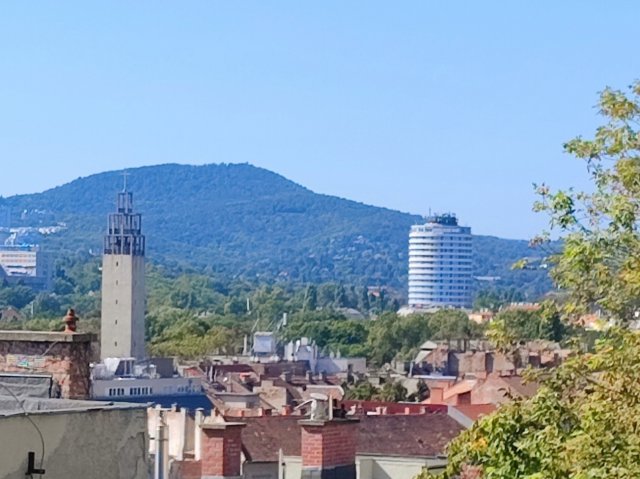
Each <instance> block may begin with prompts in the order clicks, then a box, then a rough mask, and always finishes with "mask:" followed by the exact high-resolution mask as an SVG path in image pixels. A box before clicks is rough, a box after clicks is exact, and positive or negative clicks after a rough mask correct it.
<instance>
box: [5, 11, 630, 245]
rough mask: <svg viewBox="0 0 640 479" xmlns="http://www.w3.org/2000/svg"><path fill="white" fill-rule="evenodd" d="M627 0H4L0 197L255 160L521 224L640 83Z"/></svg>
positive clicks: (485, 225)
mask: <svg viewBox="0 0 640 479" xmlns="http://www.w3.org/2000/svg"><path fill="white" fill-rule="evenodd" d="M639 18H640V3H638V2H635V1H627V2H621V1H608V2H602V1H577V0H574V1H546V2H544V1H536V2H514V1H506V0H505V1H502V2H489V1H485V2H477V1H471V0H469V1H467V2H429V1H423V0H419V1H418V0H416V1H403V2H390V1H384V2H383V1H379V2H378V1H344V0H336V1H327V0H323V1H318V2H306V1H277V2H267V1H264V0H255V1H227V2H220V1H213V0H207V1H202V2H196V1H188V2H158V1H154V2H145V1H135V2H125V1H109V2H71V1H62V2H61V1H55V2H54V1H49V2H6V3H3V4H2V5H1V6H0V158H1V163H0V195H3V196H9V195H12V194H16V193H28V192H36V191H42V190H44V189H47V188H50V187H53V186H56V185H59V184H62V183H64V182H67V181H70V180H73V179H75V178H77V177H79V176H86V175H89V174H92V173H97V172H101V171H105V170H113V169H120V168H127V167H134V166H141V165H151V164H157V163H167V162H176V163H191V164H200V163H211V162H213V163H218V162H228V163H237V162H249V163H252V164H254V165H258V166H261V167H264V168H268V169H270V170H273V171H276V172H278V173H280V174H282V175H284V176H286V177H288V178H290V179H292V180H294V181H296V182H298V183H300V184H302V185H304V186H306V187H308V188H310V189H312V190H314V191H316V192H320V193H326V194H332V195H338V196H342V197H346V198H350V199H354V200H357V201H362V202H366V203H370V204H374V205H379V206H386V207H389V208H394V209H399V210H402V211H408V212H412V213H420V214H424V213H426V212H427V211H428V209H429V208H432V209H433V210H434V211H445V210H446V211H453V212H456V213H457V214H458V216H459V217H460V218H461V220H462V222H463V223H465V224H468V225H470V226H472V228H473V230H474V232H477V233H482V234H494V235H499V236H504V237H510V238H527V237H529V236H531V235H533V234H535V233H536V232H538V231H539V229H540V228H541V227H542V225H543V218H541V217H537V216H536V215H534V214H533V213H531V203H532V201H533V200H534V195H533V193H532V187H531V184H532V182H534V181H537V182H540V181H546V182H548V183H550V184H552V185H556V186H567V185H578V186H579V185H584V184H585V175H584V173H583V168H582V165H581V164H580V163H579V162H578V160H574V159H572V158H570V157H568V156H565V155H563V153H562V143H563V141H565V140H567V139H569V138H571V137H573V136H575V135H577V134H580V133H583V134H586V135H589V134H591V132H592V130H593V128H594V127H595V126H596V125H597V124H598V121H599V120H598V118H597V115H596V111H595V109H594V108H593V106H594V105H595V103H596V98H597V95H596V92H597V91H599V90H601V89H602V88H603V87H604V86H606V85H610V86H613V87H618V88H623V87H625V86H626V85H628V84H629V83H630V82H631V81H632V80H634V79H635V78H637V77H638V75H639V71H638V68H637V67H638V63H639V62H638V51H637V50H638V42H637V28H638V19H639Z"/></svg>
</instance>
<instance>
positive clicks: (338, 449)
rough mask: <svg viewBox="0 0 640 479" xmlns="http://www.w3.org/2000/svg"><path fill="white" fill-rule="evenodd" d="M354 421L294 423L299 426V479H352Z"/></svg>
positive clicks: (355, 420)
mask: <svg viewBox="0 0 640 479" xmlns="http://www.w3.org/2000/svg"><path fill="white" fill-rule="evenodd" d="M358 422H359V421H358V420H357V419H330V420H316V419H303V420H301V421H298V423H299V424H300V426H301V430H302V432H301V442H302V443H301V449H302V474H301V476H300V477H301V479H323V478H340V479H356V443H357V434H358Z"/></svg>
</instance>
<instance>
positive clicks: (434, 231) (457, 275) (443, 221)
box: [409, 214, 473, 309]
mask: <svg viewBox="0 0 640 479" xmlns="http://www.w3.org/2000/svg"><path fill="white" fill-rule="evenodd" d="M426 220H427V222H426V223H425V224H423V225H414V226H412V227H411V233H410V234H409V307H410V308H415V309H431V308H447V307H454V308H464V307H469V306H471V300H472V281H473V276H472V272H473V271H472V269H473V252H472V239H471V228H469V227H468V226H459V225H458V220H457V218H456V217H455V215H452V214H445V215H436V216H429V217H428V218H426Z"/></svg>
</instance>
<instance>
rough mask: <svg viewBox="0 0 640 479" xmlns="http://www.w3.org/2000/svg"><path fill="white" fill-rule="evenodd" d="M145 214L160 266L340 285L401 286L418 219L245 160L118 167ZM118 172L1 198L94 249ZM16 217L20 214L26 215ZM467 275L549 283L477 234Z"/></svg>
mask: <svg viewBox="0 0 640 479" xmlns="http://www.w3.org/2000/svg"><path fill="white" fill-rule="evenodd" d="M128 171H129V173H130V174H131V175H130V176H129V178H128V184H129V189H130V190H132V191H133V192H134V207H135V209H136V210H137V211H139V212H141V213H142V214H143V225H144V231H145V234H146V235H147V245H148V256H149V257H150V259H151V260H152V261H155V262H158V263H162V264H166V265H169V266H180V267H190V268H194V269H196V270H201V271H205V272H207V271H210V272H211V271H213V272H217V273H221V274H223V275H225V276H229V277H246V278H253V279H256V278H257V279H265V280H273V279H285V280H290V281H295V282H325V281H340V282H345V283H351V284H366V285H378V284H379V285H388V286H392V287H396V288H403V287H404V285H405V283H406V274H407V266H406V263H407V235H408V231H409V228H410V226H411V225H412V224H414V223H416V222H419V221H420V217H418V216H415V215H410V214H406V213H401V212H398V211H393V210H389V209H385V208H378V207H374V206H368V205H365V204H362V203H357V202H354V201H350V200H345V199H341V198H337V197H333V196H327V195H320V194H316V193H314V192H312V191H310V190H308V189H306V188H304V187H302V186H300V185H298V184H296V183H293V182H291V181H289V180H287V179H286V178H284V177H282V176H280V175H278V174H276V173H273V172H270V171H268V170H265V169H262V168H257V167H254V166H251V165H248V164H240V165H237V164H235V165H226V164H220V165H204V166H186V165H175V164H167V165H159V166H151V167H143V168H136V169H131V170H128ZM121 173H122V172H120V171H114V172H106V173H101V174H97V175H92V176H89V177H86V178H79V179H77V180H75V181H72V182H70V183H68V184H65V185H63V186H60V187H57V188H53V189H50V190H47V191H45V192H42V193H38V194H32V195H19V196H13V197H9V198H5V199H3V200H1V201H2V205H4V207H8V208H10V210H11V213H12V217H13V218H14V221H13V226H38V225H40V226H45V225H50V224H53V223H64V224H66V229H65V230H63V231H62V232H60V233H57V234H53V235H48V236H47V237H46V238H45V239H44V240H43V243H44V244H45V245H46V246H47V247H48V248H50V249H53V250H58V251H59V250H66V251H78V250H83V249H84V250H86V249H91V250H92V251H94V252H99V251H100V248H101V238H102V234H103V232H104V228H105V224H106V215H107V213H108V212H110V211H112V209H113V208H114V200H115V194H116V192H117V191H118V190H119V189H120V188H122V176H121ZM25 212H26V213H25ZM475 247H476V272H477V274H478V275H482V276H501V277H502V278H503V279H502V280H501V281H500V283H501V284H502V285H507V286H508V285H511V286H515V287H516V288H517V289H518V290H520V291H522V292H526V293H529V295H537V294H540V293H541V292H544V291H546V290H547V289H548V288H549V282H548V280H547V278H546V273H545V272H544V271H516V272H514V271H511V270H510V265H511V264H512V263H513V262H514V261H516V260H517V259H519V258H522V257H523V256H532V255H534V253H532V251H531V250H529V248H528V246H527V242H526V241H513V240H504V239H499V238H494V237H488V236H477V237H476V238H475Z"/></svg>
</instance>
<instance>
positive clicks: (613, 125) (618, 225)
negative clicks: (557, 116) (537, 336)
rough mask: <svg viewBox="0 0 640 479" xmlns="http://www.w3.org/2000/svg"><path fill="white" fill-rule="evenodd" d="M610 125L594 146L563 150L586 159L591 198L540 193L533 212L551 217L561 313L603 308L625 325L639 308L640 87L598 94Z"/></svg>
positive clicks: (578, 143)
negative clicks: (557, 245) (563, 294)
mask: <svg viewBox="0 0 640 479" xmlns="http://www.w3.org/2000/svg"><path fill="white" fill-rule="evenodd" d="M599 107H600V113H601V115H602V116H603V117H604V119H605V123H604V124H603V125H602V126H601V127H599V128H598V129H597V131H596V133H595V136H594V137H593V138H592V139H584V138H581V137H578V138H576V139H574V140H572V141H570V142H568V143H567V144H566V145H565V150H566V151H567V152H568V153H570V154H572V155H574V156H576V157H577V158H579V159H581V160H583V161H584V162H585V164H586V167H587V171H588V172H589V175H590V176H591V179H592V181H593V190H591V191H587V192H585V191H574V190H568V191H563V190H559V191H552V190H551V188H549V187H548V186H547V185H544V184H543V185H540V186H538V187H537V192H538V194H539V195H540V200H539V201H538V202H536V204H535V209H536V210H537V211H544V212H546V213H548V214H549V215H550V231H549V232H546V233H543V235H541V237H540V238H537V242H541V243H543V242H545V241H547V240H548V239H549V237H550V233H555V234H558V235H560V236H561V237H562V239H563V243H564V247H563V248H562V251H561V252H560V253H557V254H554V255H552V257H551V258H550V261H551V263H552V264H553V266H554V267H553V269H552V271H551V275H552V277H553V279H554V280H555V282H556V283H557V285H558V286H559V287H560V288H562V289H564V290H565V291H567V292H568V298H567V301H566V302H565V304H564V310H565V312H566V313H568V314H570V315H579V314H581V313H584V312H587V311H589V310H591V309H592V308H602V309H604V310H605V311H606V313H607V314H609V315H610V316H611V317H612V318H614V319H616V320H618V321H621V322H626V321H629V320H631V319H632V318H633V317H634V314H635V312H636V311H638V310H639V309H640V235H639V230H638V228H639V225H640V131H639V130H638V128H637V125H638V121H640V82H636V83H634V84H633V85H632V86H631V87H630V88H629V91H628V92H622V91H617V90H612V89H610V88H607V89H605V90H604V91H603V92H602V93H601V95H600V101H599Z"/></svg>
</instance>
